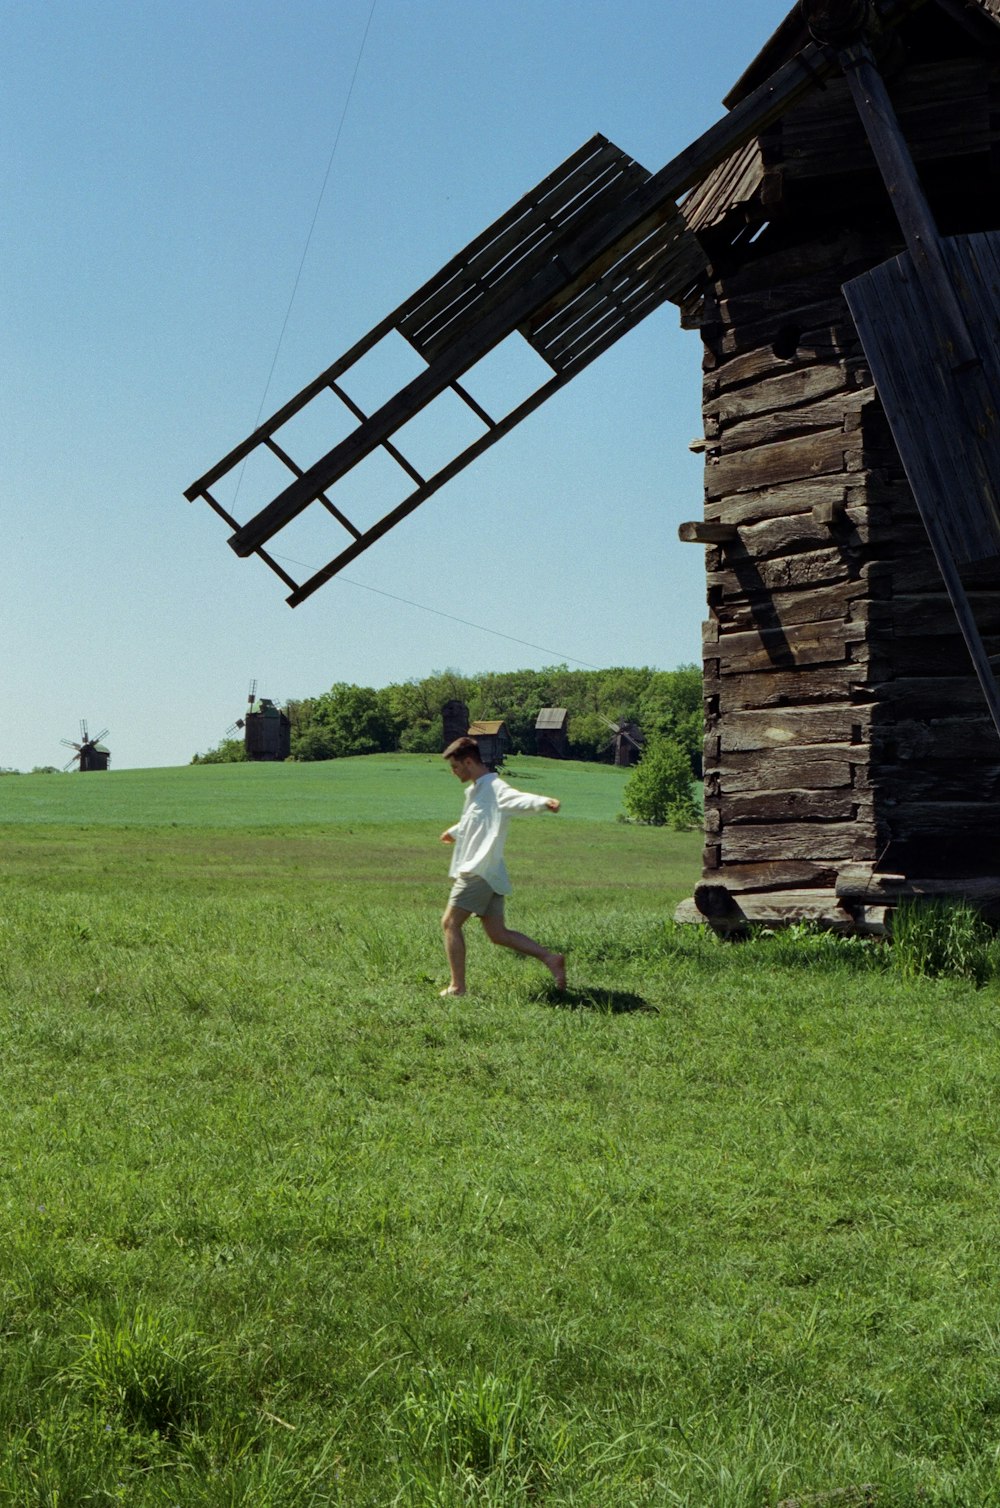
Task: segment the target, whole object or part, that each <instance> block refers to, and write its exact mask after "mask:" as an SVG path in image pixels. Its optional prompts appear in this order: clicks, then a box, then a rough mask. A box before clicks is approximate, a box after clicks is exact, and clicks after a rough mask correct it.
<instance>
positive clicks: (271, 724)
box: [243, 696, 292, 762]
mask: <svg viewBox="0 0 1000 1508" xmlns="http://www.w3.org/2000/svg"><path fill="white" fill-rule="evenodd" d="M245 723H246V726H245V727H244V730H243V739H244V746H245V748H246V751H247V759H250V760H253V761H257V762H266V761H268V760H281V759H288V758H289V757H290V755H291V752H292V724H291V719H290V718H289V716H288V714H287V713H286V712H283V711H282V710H281V708H280V707H277V706H275V704H274V702H272V701H271V700H270V698H268V697H266V696H262V697H260V698H259V700H258V702H257V705H256V707H255V708H254V710H253V711H252V712H248V713H247V715H246V719H245Z"/></svg>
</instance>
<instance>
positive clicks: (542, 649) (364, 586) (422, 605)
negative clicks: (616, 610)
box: [275, 555, 601, 670]
mask: <svg viewBox="0 0 1000 1508" xmlns="http://www.w3.org/2000/svg"><path fill="white" fill-rule="evenodd" d="M275 558H276V559H278V560H284V561H287V563H288V564H289V565H297V566H302V567H303V568H304V569H305V570H307V571H311V570H315V569H316V567H315V566H310V565H309V564H308V563H307V562H306V561H304V560H293V559H292V557H291V556H290V555H278V556H276V557H275ZM337 580H338V581H346V582H347V584H348V586H357V587H360V588H361V590H362V591H363V592H374V593H375V595H376V596H377V597H389V598H391V600H392V601H393V602H402V603H405V605H406V606H407V607H415V608H419V610H420V612H422V613H433V614H434V615H435V617H437V618H447V619H448V621H449V622H450V623H461V624H462V625H463V626H464V627H465V628H475V629H478V631H479V632H480V633H481V634H492V636H493V638H494V639H506V640H508V642H509V643H511V644H523V645H524V647H525V648H526V649H537V650H538V651H539V653H540V654H543V655H555V656H556V657H557V659H558V660H559V661H560V663H562V662H564V661H565V662H566V663H568V664H570V665H582V666H583V668H584V669H585V670H600V669H601V666H600V665H591V663H590V661H589V660H577V659H574V657H573V656H572V655H564V654H560V652H559V650H557V649H547V648H546V646H545V645H544V644H532V642H531V640H530V639H517V638H515V637H514V635H513V634H505V633H502V632H501V631H500V629H498V628H487V627H486V626H485V624H483V623H473V622H472V620H471V619H470V618H456V616H455V614H454V613H445V612H442V610H441V609H440V608H439V607H428V606H427V604H426V602H413V601H412V600H411V599H410V598H409V597H400V596H397V594H396V593H395V592H385V591H383V590H382V588H381V587H378V586H369V585H368V583H367V582H365V581H355V580H354V579H353V578H352V577H350V576H343V575H338V577H337Z"/></svg>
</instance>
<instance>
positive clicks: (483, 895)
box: [448, 874, 504, 916]
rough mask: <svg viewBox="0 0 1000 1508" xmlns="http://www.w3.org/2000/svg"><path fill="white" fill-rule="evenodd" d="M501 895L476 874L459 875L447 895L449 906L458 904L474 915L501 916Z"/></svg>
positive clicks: (502, 899) (502, 900)
mask: <svg viewBox="0 0 1000 1508" xmlns="http://www.w3.org/2000/svg"><path fill="white" fill-rule="evenodd" d="M503 902H504V898H503V896H502V895H498V894H497V892H496V891H495V890H492V889H491V888H490V886H489V885H487V883H486V881H485V880H484V879H481V878H480V876H479V875H478V874H468V875H459V877H458V879H457V880H456V881H455V883H454V885H452V887H451V894H450V895H449V896H448V905H449V906H458V907H460V908H461V910H463V911H471V912H473V913H474V914H475V915H476V916H502V915H503Z"/></svg>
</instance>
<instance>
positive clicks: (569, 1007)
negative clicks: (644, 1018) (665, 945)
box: [540, 986, 659, 1016]
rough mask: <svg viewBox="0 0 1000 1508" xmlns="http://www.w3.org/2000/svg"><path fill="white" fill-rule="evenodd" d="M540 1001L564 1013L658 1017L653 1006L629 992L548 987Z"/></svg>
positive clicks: (597, 988) (596, 988) (594, 988)
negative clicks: (634, 1014)
mask: <svg viewBox="0 0 1000 1508" xmlns="http://www.w3.org/2000/svg"><path fill="white" fill-rule="evenodd" d="M540 999H541V1002H542V1004H543V1005H554V1006H558V1007H560V1008H561V1009H562V1010H565V1011H598V1012H599V1013H600V1014H601V1015H603V1016H627V1015H630V1014H631V1013H632V1012H633V1011H645V1012H646V1014H647V1015H653V1016H658V1015H659V1010H658V1008H657V1007H656V1006H655V1005H650V1003H649V1001H648V1000H644V999H643V998H642V996H641V995H634V994H632V992H631V991H630V990H605V989H601V988H600V987H598V986H595V987H593V988H583V989H577V990H568V989H567V990H557V989H554V988H551V987H550V988H548V989H546V991H545V992H544V994H543V995H541V996H540Z"/></svg>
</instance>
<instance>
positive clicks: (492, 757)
mask: <svg viewBox="0 0 1000 1508" xmlns="http://www.w3.org/2000/svg"><path fill="white" fill-rule="evenodd" d="M466 731H467V733H468V735H469V737H470V738H474V739H475V740H476V743H477V744H478V745H479V757H480V759H481V760H482V761H483V764H484V765H486V767H487V769H490V770H498V769H499V768H500V766H501V765H502V764H503V762H504V760H505V759H506V757H507V755H508V753H509V752H510V745H511V737H510V734H509V733H508V731H507V724H506V723H505V722H503V721H502V720H499V719H498V720H489V719H487V720H486V721H479V722H474V723H470V724H469V726H468V728H467V730H466Z"/></svg>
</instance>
